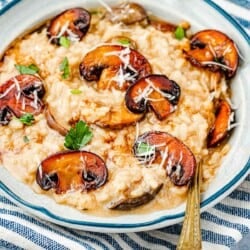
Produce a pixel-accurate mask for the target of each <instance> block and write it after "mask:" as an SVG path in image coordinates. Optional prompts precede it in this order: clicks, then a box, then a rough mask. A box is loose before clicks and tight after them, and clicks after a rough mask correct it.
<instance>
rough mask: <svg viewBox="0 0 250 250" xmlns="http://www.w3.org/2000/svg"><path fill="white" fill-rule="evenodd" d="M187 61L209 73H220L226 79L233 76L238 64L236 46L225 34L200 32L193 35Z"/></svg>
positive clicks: (207, 31)
mask: <svg viewBox="0 0 250 250" xmlns="http://www.w3.org/2000/svg"><path fill="white" fill-rule="evenodd" d="M190 47H191V48H190V50H189V51H185V54H186V57H187V59H188V60H189V61H190V62H191V63H192V64H193V65H195V66H198V67H206V68H208V69H209V70H211V71H214V72H215V71H222V72H224V73H225V76H226V77H227V78H231V77H233V76H234V75H235V73H236V70H237V68H238V64H239V56H238V51H237V48H236V45H235V43H234V41H233V40H232V39H230V38H229V37H228V36H227V35H226V34H224V33H222V32H221V31H218V30H210V29H209V30H202V31H200V32H198V33H196V34H194V35H193V37H192V39H191V41H190Z"/></svg>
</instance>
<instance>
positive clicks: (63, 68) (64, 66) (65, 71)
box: [59, 57, 70, 79]
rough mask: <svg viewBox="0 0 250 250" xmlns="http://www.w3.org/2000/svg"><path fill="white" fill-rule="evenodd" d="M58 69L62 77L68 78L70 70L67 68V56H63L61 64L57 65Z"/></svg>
mask: <svg viewBox="0 0 250 250" xmlns="http://www.w3.org/2000/svg"><path fill="white" fill-rule="evenodd" d="M59 69H60V71H61V72H62V78H63V79H67V78H69V74H70V70H69V60H68V58H67V57H64V58H63V60H62V62H61V64H60V65H59Z"/></svg>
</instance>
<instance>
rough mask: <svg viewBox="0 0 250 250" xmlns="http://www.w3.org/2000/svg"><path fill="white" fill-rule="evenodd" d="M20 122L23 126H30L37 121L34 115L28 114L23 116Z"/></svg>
mask: <svg viewBox="0 0 250 250" xmlns="http://www.w3.org/2000/svg"><path fill="white" fill-rule="evenodd" d="M18 120H19V121H20V122H22V123H23V124H25V125H28V126H30V125H32V123H33V122H34V121H35V118H34V116H33V115H32V114H30V113H26V114H24V115H22V116H21V117H20V118H19V119H18Z"/></svg>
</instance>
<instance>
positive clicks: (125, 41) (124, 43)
mask: <svg viewBox="0 0 250 250" xmlns="http://www.w3.org/2000/svg"><path fill="white" fill-rule="evenodd" d="M119 43H120V44H122V45H130V43H131V42H130V40H129V39H127V38H121V39H119Z"/></svg>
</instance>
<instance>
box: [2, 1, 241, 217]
mask: <svg viewBox="0 0 250 250" xmlns="http://www.w3.org/2000/svg"><path fill="white" fill-rule="evenodd" d="M209 32H212V35H211V34H210V33H209ZM189 33H190V30H189V24H188V23H187V22H183V23H181V24H178V25H174V24H170V23H168V22H166V21H163V20H160V19H158V18H156V17H154V16H150V15H149V14H148V13H147V12H146V10H144V9H143V7H141V6H139V5H137V4H133V3H129V4H123V5H120V6H115V7H113V8H112V11H110V10H109V11H107V10H106V9H105V8H98V9H95V10H89V11H87V10H85V9H82V8H74V9H70V10H66V11H65V12H63V13H60V14H59V15H58V16H56V17H54V18H53V19H52V20H49V21H48V22H47V23H46V24H45V25H43V26H42V27H41V28H39V29H38V30H35V31H33V32H32V33H30V34H28V35H26V36H24V37H22V38H21V39H19V40H18V41H16V42H15V43H13V45H12V46H11V47H10V48H9V49H8V50H7V51H6V52H5V54H4V56H3V59H2V62H1V65H0V105H1V106H0V112H1V113H0V119H1V124H0V130H1V133H0V162H1V165H2V166H3V167H5V168H6V169H8V171H10V172H11V173H12V175H13V176H14V177H15V178H17V179H18V180H20V181H22V182H25V183H26V184H27V185H29V186H30V187H31V188H32V189H33V190H34V191H35V192H37V193H41V195H49V196H51V198H53V199H55V201H56V202H58V203H63V204H67V205H70V206H73V207H75V208H77V209H79V210H87V211H89V212H91V213H95V214H99V215H105V216H107V215H114V214H120V213H128V212H133V213H134V212H148V211H156V210H161V209H170V208H173V207H176V206H178V205H180V204H181V203H182V202H183V201H185V199H186V194H187V189H188V184H189V183H190V181H192V177H193V175H194V172H195V167H196V164H197V163H196V162H198V161H199V160H200V159H202V160H203V164H202V176H203V182H202V190H203V191H204V190H206V187H207V186H208V185H209V183H210V182H211V181H212V179H213V177H214V176H215V174H216V170H217V169H218V168H219V166H220V164H221V160H222V158H223V156H225V155H226V154H227V153H228V151H229V145H228V144H227V143H226V141H225V140H224V138H225V137H227V135H228V134H229V133H228V132H229V130H231V128H232V127H233V126H232V123H233V122H234V118H233V115H234V113H233V111H232V109H231V107H230V101H229V97H230V95H229V93H230V90H229V87H228V83H227V79H229V78H231V77H232V76H233V75H234V73H235V71H236V69H235V67H234V66H235V65H233V64H232V63H233V62H234V63H235V61H232V60H231V59H232V58H231V57H232V53H233V52H234V50H233V49H235V47H234V46H231V45H232V44H231V43H229V42H228V43H227V46H228V47H226V48H224V49H223V48H221V47H220V48H219V49H218V44H217V45H216V46H217V47H216V46H214V47H213V48H212V46H213V44H212V45H209V46H207V47H206V48H204V46H203V45H204V44H206V41H205V40H206V39H208V38H209V40H213V39H214V41H215V42H217V41H218V40H220V39H222V40H223V39H224V38H227V36H226V35H225V34H223V33H221V32H219V31H215V30H214V31H213V30H207V31H205V33H202V34H201V35H200V33H198V34H197V35H191V34H189ZM204 34H205V36H204ZM213 34H215V37H213V39H211V36H213ZM195 36H196V40H195V39H194V37H195ZM206 36H208V37H206ZM228 39H229V38H228ZM197 41H199V42H197ZM228 41H230V42H232V41H231V40H230V39H229V40H228ZM212 42H213V41H212ZM230 46H231V47H230ZM220 50H223V51H222V52H223V53H224V54H223V58H221V57H220V58H219V57H218V56H217V57H216V59H218V58H219V59H220V60H219V61H218V60H213V59H215V58H213V59H211V58H210V57H212V56H214V53H222V52H221V51H220ZM225 50H227V51H228V52H226V51H225ZM197 51H198V52H199V55H202V56H204V57H206V60H201V58H200V57H202V56H200V57H196V55H197V53H198V52H197ZM202 53H203V54H202ZM227 53H229V54H230V55H229V56H228V57H227ZM236 54H237V53H236ZM234 56H235V57H236V55H234ZM214 57H215V56H214ZM197 58H198V59H197ZM222 59H223V60H222ZM237 60H238V59H237ZM212 61H214V63H212ZM236 67H237V65H236ZM223 126H224V127H225V128H224V130H223V128H222V127H223ZM221 130H222V131H221ZM213 133H214V134H213ZM221 134H223V135H221ZM217 137H218V138H217ZM211 138H212V139H211ZM124 210H125V211H124Z"/></svg>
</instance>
